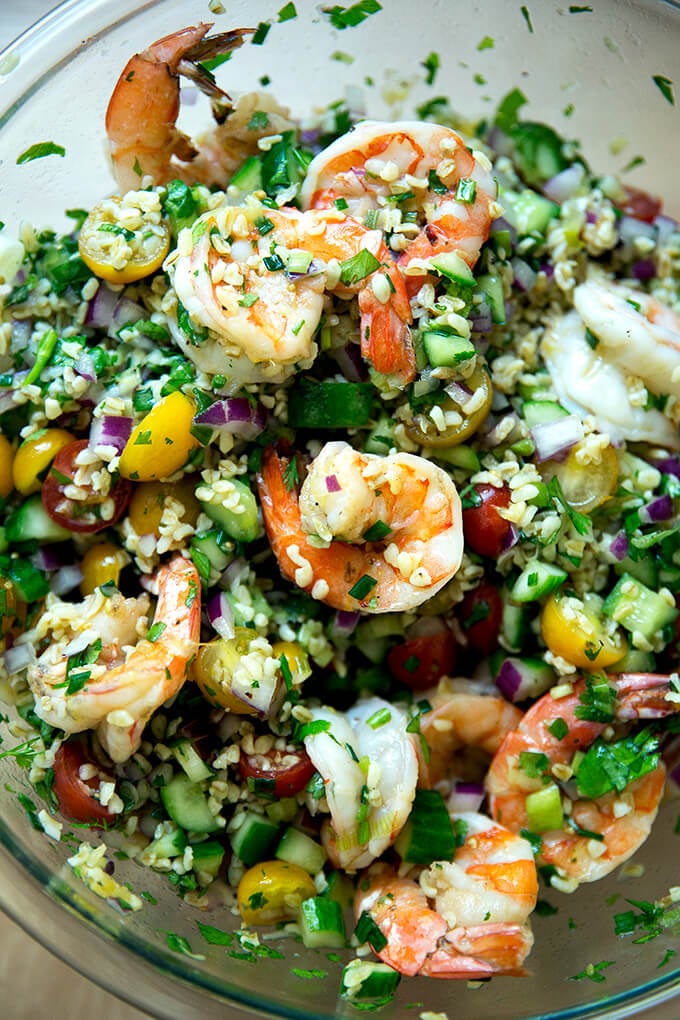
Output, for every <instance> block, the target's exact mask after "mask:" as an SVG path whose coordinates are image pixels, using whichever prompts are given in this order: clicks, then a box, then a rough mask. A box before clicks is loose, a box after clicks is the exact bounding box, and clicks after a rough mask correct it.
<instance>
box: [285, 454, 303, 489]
mask: <svg viewBox="0 0 680 1020" xmlns="http://www.w3.org/2000/svg"><path fill="white" fill-rule="evenodd" d="M299 482H300V475H299V473H298V466H297V457H291V459H290V460H289V461H288V463H287V464H286V466H285V468H284V471H283V484H284V485H285V486H286V491H287V492H291V491H292V490H293V489H295V488H296V487H297V485H298V484H299Z"/></svg>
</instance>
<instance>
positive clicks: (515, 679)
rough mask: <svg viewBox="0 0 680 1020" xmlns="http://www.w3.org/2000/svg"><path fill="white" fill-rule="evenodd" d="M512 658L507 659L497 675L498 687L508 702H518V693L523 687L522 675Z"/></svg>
mask: <svg viewBox="0 0 680 1020" xmlns="http://www.w3.org/2000/svg"><path fill="white" fill-rule="evenodd" d="M515 661H516V660H513V659H512V658H510V659H505V660H504V661H503V663H502V665H501V668H500V669H499V671H498V674H497V675H496V687H497V688H498V690H499V691H500V692H501V694H502V695H503V697H504V698H507V700H508V701H515V700H517V692H518V691H519V689H520V687H521V686H522V674H521V673H520V671H519V669H518V668H517V666H516V665H515Z"/></svg>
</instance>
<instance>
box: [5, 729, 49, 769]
mask: <svg viewBox="0 0 680 1020" xmlns="http://www.w3.org/2000/svg"><path fill="white" fill-rule="evenodd" d="M37 739H38V737H31V738H30V740H24V741H23V743H21V744H17V745H16V746H15V747H8V748H7V750H6V751H0V760H1V759H3V758H14V760H15V761H16V763H17V765H18V766H19V768H22V769H26V768H29V767H30V765H31V764H32V762H33V759H34V758H35V756H36V754H40V748H37V747H36V748H34V747H33V744H35V742H36V740H37Z"/></svg>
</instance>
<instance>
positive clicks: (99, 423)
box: [89, 414, 133, 453]
mask: <svg viewBox="0 0 680 1020" xmlns="http://www.w3.org/2000/svg"><path fill="white" fill-rule="evenodd" d="M132 424H133V422H132V418H130V417H128V416H127V415H122V414H120V415H117V414H104V415H102V417H101V418H93V419H92V424H91V425H90V440H89V445H90V449H92V450H94V449H95V447H97V446H112V447H114V449H115V451H116V453H122V452H123V450H124V449H125V444H126V443H127V441H128V439H129V438H130V436H131V434H132Z"/></svg>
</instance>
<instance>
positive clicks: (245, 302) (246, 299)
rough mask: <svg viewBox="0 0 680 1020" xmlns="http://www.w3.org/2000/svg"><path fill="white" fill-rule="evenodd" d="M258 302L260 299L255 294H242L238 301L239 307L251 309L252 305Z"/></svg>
mask: <svg viewBox="0 0 680 1020" xmlns="http://www.w3.org/2000/svg"><path fill="white" fill-rule="evenodd" d="M259 300H260V299H259V297H258V296H257V294H244V295H243V297H242V298H241V300H240V301H239V306H240V307H241V308H252V307H253V305H254V304H255V303H256V302H257V301H259Z"/></svg>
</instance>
